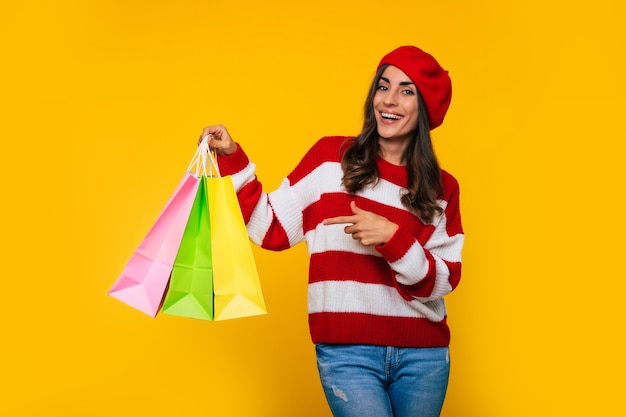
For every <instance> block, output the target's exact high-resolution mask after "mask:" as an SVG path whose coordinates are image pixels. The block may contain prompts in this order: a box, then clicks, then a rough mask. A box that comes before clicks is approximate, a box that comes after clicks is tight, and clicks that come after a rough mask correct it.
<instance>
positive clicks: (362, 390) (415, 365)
mask: <svg viewBox="0 0 626 417" xmlns="http://www.w3.org/2000/svg"><path fill="white" fill-rule="evenodd" d="M315 351H316V354H317V367H318V370H319V373H320V379H321V381H322V387H323V388H324V393H325V394H326V400H327V401H328V405H329V406H330V409H331V410H332V412H333V416H335V417H438V416H439V415H440V413H441V407H442V406H443V400H444V398H445V396H446V389H447V388H448V376H449V374H450V355H449V349H448V348H447V347H442V348H396V347H385V346H373V345H331V344H324V343H319V344H317V345H316V346H315Z"/></svg>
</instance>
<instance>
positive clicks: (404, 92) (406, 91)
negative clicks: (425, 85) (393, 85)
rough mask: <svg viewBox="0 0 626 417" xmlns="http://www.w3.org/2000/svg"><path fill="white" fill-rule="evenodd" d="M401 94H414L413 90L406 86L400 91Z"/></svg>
mask: <svg viewBox="0 0 626 417" xmlns="http://www.w3.org/2000/svg"><path fill="white" fill-rule="evenodd" d="M402 94H405V95H407V96H412V95H414V94H415V91H413V90H410V89H408V88H407V89H406V90H404V91H402Z"/></svg>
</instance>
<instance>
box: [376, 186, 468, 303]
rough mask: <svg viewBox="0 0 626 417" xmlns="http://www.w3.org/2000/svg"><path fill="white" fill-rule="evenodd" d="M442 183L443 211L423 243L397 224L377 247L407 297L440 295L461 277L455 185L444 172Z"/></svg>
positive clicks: (460, 232)
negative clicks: (390, 235) (388, 236)
mask: <svg viewBox="0 0 626 417" xmlns="http://www.w3.org/2000/svg"><path fill="white" fill-rule="evenodd" d="M444 187H445V190H446V195H445V196H444V199H442V200H440V204H441V205H442V207H443V209H444V212H443V214H442V215H441V216H439V218H438V219H436V223H435V225H434V226H435V227H434V231H433V232H432V234H430V236H429V237H428V240H427V241H426V242H425V243H424V244H423V245H422V244H420V242H419V241H418V239H416V238H415V237H414V236H413V235H412V234H410V233H409V232H407V231H406V230H404V229H402V228H401V229H398V231H397V232H396V234H395V235H394V236H393V237H392V238H391V239H390V240H389V241H388V242H387V243H386V244H384V245H381V246H378V247H377V249H378V251H379V252H380V253H381V255H382V256H383V257H384V258H385V259H386V260H387V262H389V265H390V267H391V268H392V270H393V271H394V274H395V282H396V287H397V289H398V291H399V292H400V294H401V295H402V296H403V297H404V298H405V299H406V300H409V301H411V300H418V301H421V302H427V301H430V300H435V299H439V298H442V297H443V296H445V295H447V294H449V293H450V292H452V290H454V289H455V288H456V286H457V285H458V283H459V281H460V278H461V252H462V249H463V242H464V234H463V228H462V225H461V215H460V210H459V186H458V183H457V182H456V180H454V178H452V177H451V176H450V175H449V174H447V175H446V180H445V182H444Z"/></svg>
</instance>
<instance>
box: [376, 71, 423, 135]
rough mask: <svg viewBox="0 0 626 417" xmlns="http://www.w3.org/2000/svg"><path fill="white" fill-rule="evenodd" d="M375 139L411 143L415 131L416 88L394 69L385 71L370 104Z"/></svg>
mask: <svg viewBox="0 0 626 417" xmlns="http://www.w3.org/2000/svg"><path fill="white" fill-rule="evenodd" d="M373 106H374V114H375V116H376V124H377V126H378V135H379V136H380V137H382V138H384V139H387V140H411V138H412V137H413V136H414V135H415V131H416V130H417V112H418V108H417V107H418V105H417V87H416V86H415V84H414V83H413V81H411V79H410V78H409V77H408V76H407V75H406V74H405V73H404V72H403V71H402V70H401V69H399V68H398V67H394V66H392V65H390V66H388V67H387V68H385V71H384V72H383V75H382V77H381V78H380V81H379V82H378V87H377V89H376V93H375V94H374V100H373Z"/></svg>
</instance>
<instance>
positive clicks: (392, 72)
mask: <svg viewBox="0 0 626 417" xmlns="http://www.w3.org/2000/svg"><path fill="white" fill-rule="evenodd" d="M382 76H383V77H384V78H386V79H388V80H389V81H390V82H392V83H400V82H402V83H407V82H409V83H412V81H411V79H410V78H409V76H408V75H406V74H405V73H404V71H402V70H401V69H400V68H398V67H396V66H393V65H389V66H388V67H387V68H385V71H383V73H382Z"/></svg>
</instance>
